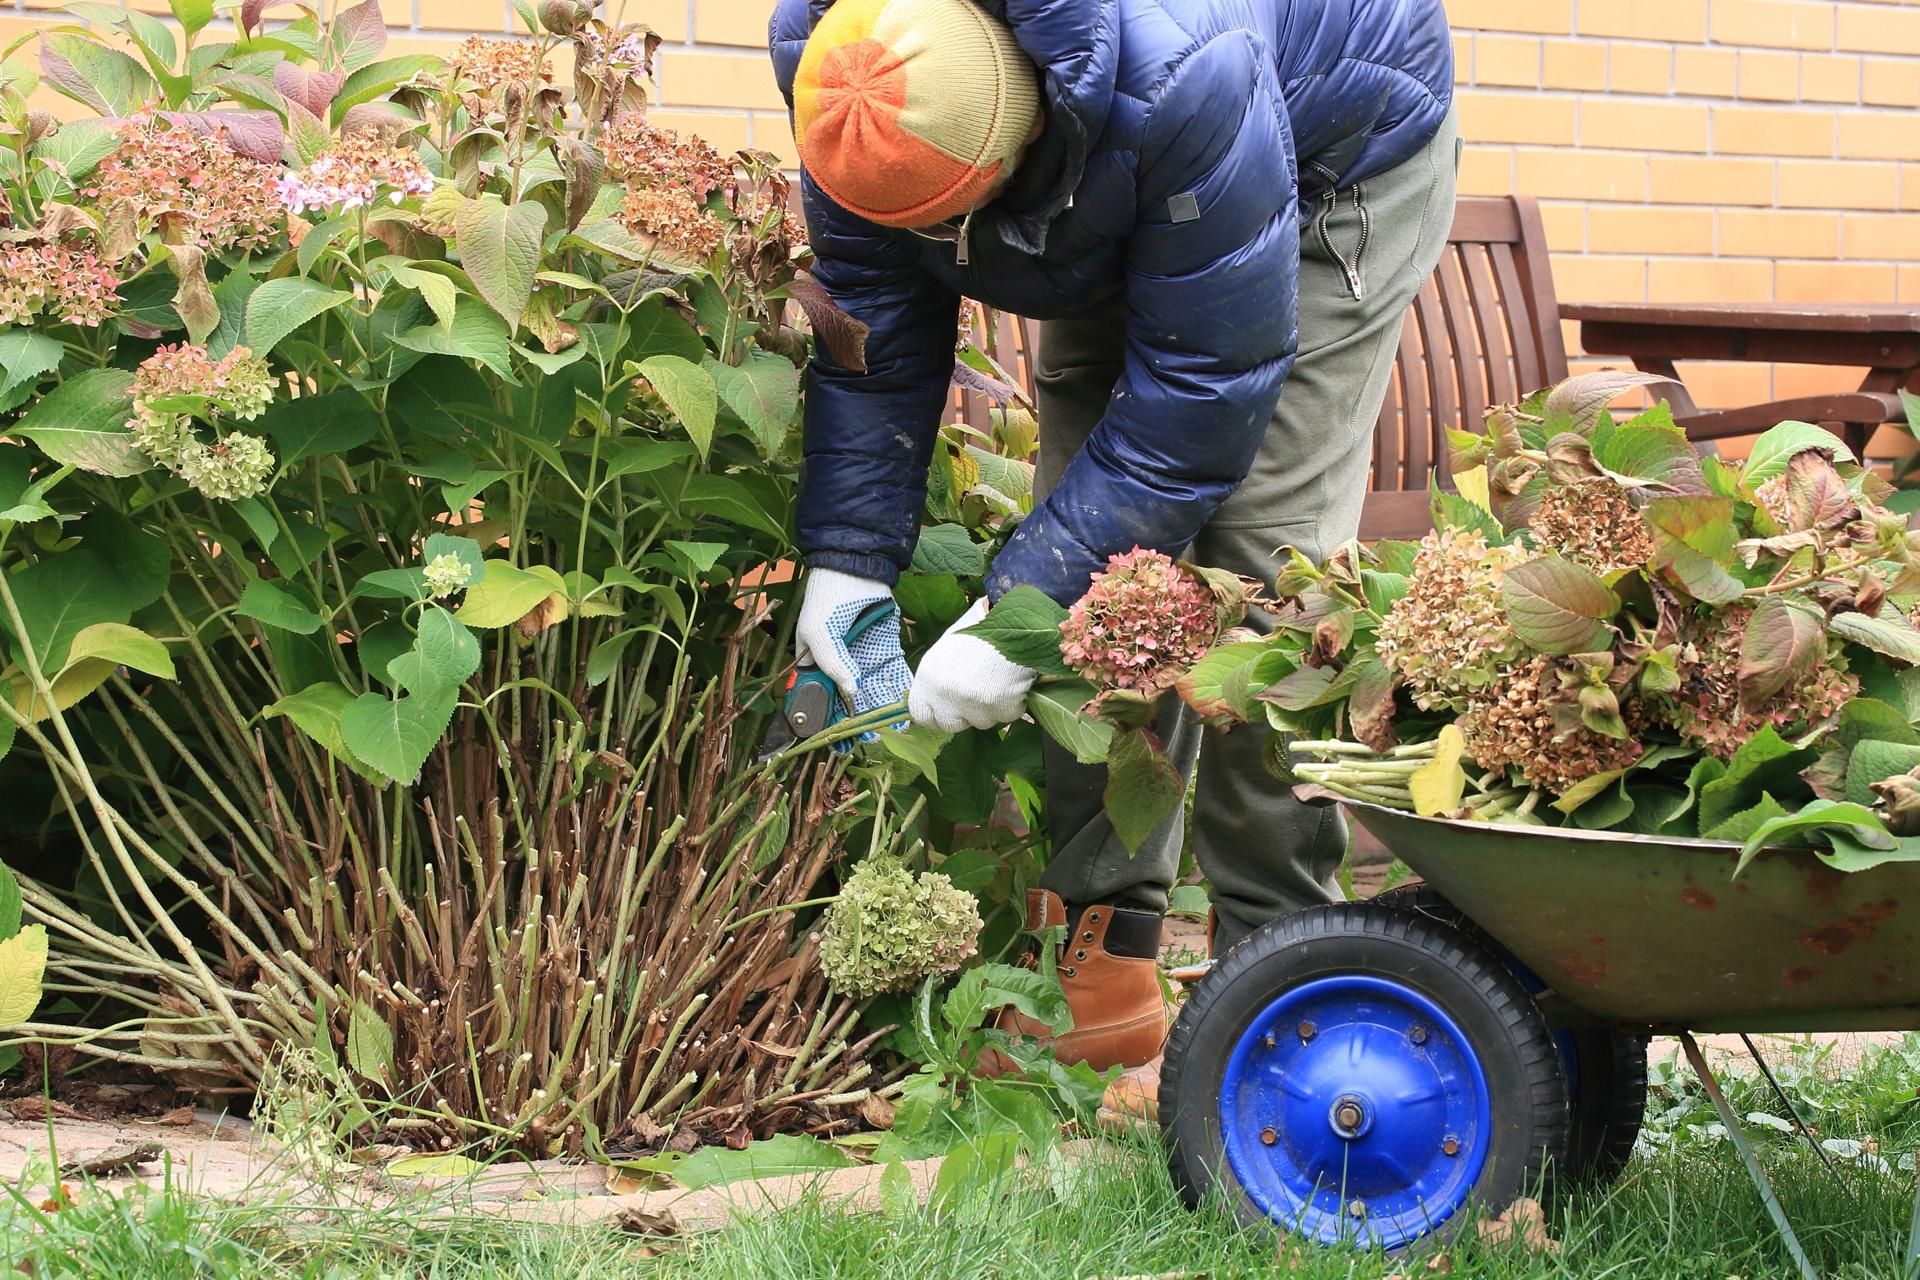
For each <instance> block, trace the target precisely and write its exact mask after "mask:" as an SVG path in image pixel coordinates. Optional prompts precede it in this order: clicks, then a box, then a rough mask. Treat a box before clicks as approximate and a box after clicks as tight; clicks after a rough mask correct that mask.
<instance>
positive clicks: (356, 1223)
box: [0, 1034, 1920, 1280]
mask: <svg viewBox="0 0 1920 1280" xmlns="http://www.w3.org/2000/svg"><path fill="white" fill-rule="evenodd" d="M1774 1066H1775V1071H1776V1073H1777V1074H1778V1076H1779V1077H1780V1079H1781V1083H1782V1085H1783V1086H1784V1087H1785V1088H1786V1089H1787V1091H1788V1093H1789V1094H1790V1095H1791V1096H1792V1097H1793V1099H1794V1104H1795V1106H1796V1107H1797V1108H1798V1109H1799V1111H1800V1113H1801V1115H1802V1117H1803V1118H1804V1119H1805V1120H1806V1121H1807V1123H1808V1124H1810V1125H1811V1126H1813V1128H1814V1130H1815V1133H1816V1136H1818V1137H1820V1138H1822V1139H1828V1140H1833V1141H1834V1143H1835V1151H1836V1160H1837V1162H1838V1163H1839V1165H1840V1169H1839V1178H1838V1180H1836V1179H1835V1178H1834V1177H1832V1176H1830V1175H1829V1174H1828V1173H1827V1171H1826V1170H1825V1169H1824V1168H1823V1167H1822V1166H1821V1164H1820V1163H1819V1161H1818V1160H1817V1159H1816V1158H1815V1157H1814V1156H1813V1155H1812V1154H1811V1152H1810V1151H1809V1149H1808V1148H1807V1147H1806V1145H1805V1144H1804V1143H1801V1142H1799V1141H1797V1140H1795V1139H1792V1138H1789V1137H1787V1136H1786V1135H1783V1134H1781V1133H1778V1132H1776V1131H1775V1130H1774V1129H1771V1128H1769V1127H1767V1125H1766V1124H1764V1123H1761V1122H1756V1123H1755V1124H1754V1125H1752V1126H1750V1127H1752V1129H1753V1131H1754V1133H1755V1136H1756V1139H1757V1141H1758V1143H1759V1146H1760V1147H1761V1149H1762V1152H1763V1158H1764V1160H1765V1161H1766V1163H1767V1165H1768V1167H1769V1169H1770V1171H1771V1173H1772V1174H1773V1176H1774V1178H1775V1182H1776V1186H1777V1188H1778V1190H1779V1192H1780V1195H1781V1199H1782V1200H1783V1202H1784V1203H1785V1205H1786V1208H1787V1211H1788V1213H1789V1214H1790V1215H1791V1217H1792V1219H1793V1221H1794V1222H1795V1224H1796V1225H1797V1226H1798V1227H1799V1229H1800V1231H1801V1233H1802V1239H1803V1240H1804V1241H1805V1243H1806V1245H1807V1247H1808V1249H1809V1250H1810V1251H1811V1253H1812V1254H1813V1257H1814V1261H1815V1263H1816V1265H1817V1266H1818V1267H1819V1269H1820V1272H1821V1274H1822V1275H1823V1276H1825V1277H1830V1278H1831V1280H1895V1277H1897V1275H1898V1271H1899V1265H1900V1255H1901V1252H1902V1250H1903V1249H1904V1247H1905V1244H1906V1240H1907V1233H1908V1230H1909V1225H1910V1222H1911V1214H1912V1211H1913V1209H1912V1205H1913V1200H1912V1197H1913V1190H1914V1180H1915V1174H1914V1172H1913V1168H1912V1163H1911V1161H1912V1155H1913V1152H1914V1151H1915V1149H1916V1147H1920V1034H1916V1035H1910V1036H1908V1037H1906V1038H1905V1040H1904V1042H1903V1043H1901V1044H1899V1045H1895V1046H1892V1047H1889V1048H1884V1049H1875V1050H1872V1051H1870V1052H1869V1053H1868V1054H1867V1055H1866V1057H1865V1059H1864V1060H1863V1061H1861V1062H1860V1063H1858V1064H1857V1065H1856V1066H1854V1067H1853V1068H1852V1069H1851V1070H1849V1071H1847V1072H1844V1073H1837V1072H1835V1071H1834V1070H1833V1066H1832V1063H1831V1062H1829V1061H1827V1060H1826V1059H1825V1058H1824V1056H1823V1051H1821V1050H1817V1049H1809V1050H1804V1051H1800V1052H1797V1053H1791V1054H1785V1055H1781V1060H1780V1061H1778V1062H1776V1063H1775V1064H1774ZM1725 1082H1726V1085H1727V1091H1728V1094H1729V1097H1730V1099H1731V1101H1732V1104H1733V1106H1734V1109H1735V1110H1736V1112H1738V1113H1739V1114H1741V1115H1743V1116H1744V1115H1748V1114H1749V1113H1753V1114H1755V1115H1759V1116H1769V1115H1771V1116H1778V1115H1781V1113H1783V1112H1784V1110H1785V1108H1783V1107H1781V1106H1780V1105H1779V1104H1778V1102H1777V1100H1776V1099H1775V1098H1774V1097H1773V1096H1772V1095H1771V1093H1769V1092H1767V1091H1766V1089H1765V1086H1764V1084H1763V1082H1761V1081H1760V1080H1759V1078H1758V1077H1757V1076H1754V1075H1751V1074H1728V1075H1726V1076H1725ZM320 1114H322V1115H323V1116H324V1108H322V1109H321V1112H320ZM1648 1132H1649V1134H1650V1135H1651V1136H1650V1138H1649V1140H1648V1141H1647V1142H1646V1143H1645V1149H1644V1153H1643V1154H1642V1155H1641V1156H1640V1157H1638V1158H1636V1159H1635V1160H1634V1161H1633V1162H1632V1163H1631V1164H1630V1165H1629V1166H1628V1169H1627V1171H1626V1173H1625V1175H1624V1176H1623V1177H1622V1178H1621V1179H1620V1180H1619V1181H1618V1182H1617V1183H1615V1184H1614V1185H1613V1186H1611V1187H1605V1188H1592V1189H1587V1190H1583V1191H1578V1192H1574V1193H1571V1194H1570V1195H1568V1196H1567V1197H1566V1198H1565V1199H1564V1200H1563V1201H1562V1202H1560V1203H1557V1204H1555V1205H1554V1206H1553V1207H1552V1210H1551V1219H1550V1229H1551V1231H1552V1234H1553V1236H1554V1237H1555V1238H1556V1239H1558V1240H1559V1241H1560V1242H1561V1246H1562V1247H1561V1250H1560V1251H1559V1252H1558V1253H1557V1254H1552V1255H1542V1256H1536V1255H1532V1254H1528V1253H1525V1252H1523V1251H1519V1250H1516V1249H1514V1248H1511V1247H1505V1246H1503V1247H1497V1248H1495V1247H1488V1246H1483V1245H1480V1244H1479V1243H1477V1242H1476V1241H1475V1240H1473V1239H1472V1238H1471V1237H1472V1233H1470V1232H1469V1233H1467V1238H1466V1239H1465V1240H1464V1241H1463V1242H1462V1243H1459V1244H1456V1245H1454V1246H1452V1247H1451V1248H1450V1250H1449V1258H1450V1261H1451V1264H1452V1270H1451V1272H1450V1274H1451V1275H1452V1276H1454V1277H1460V1278H1462V1280H1522V1278H1528V1280H1531V1278H1534V1277H1556V1278H1564V1280H1574V1278H1576V1277H1577V1278H1578V1280H1616V1278H1618V1280H1641V1278H1645V1280H1732V1278H1734V1277H1738V1278H1739V1280H1773V1278H1774V1277H1791V1276H1793V1275H1794V1272H1793V1270H1792V1267H1791V1263H1790V1260H1789V1258H1788V1255H1787V1252H1786V1250H1785V1248H1784V1246H1783V1245H1782V1244H1781V1243H1780V1241H1779V1239H1778V1238H1777V1236H1776V1235H1775V1234H1774V1231H1773V1228H1772V1224H1771V1222H1770V1221H1769V1220H1768V1218H1767V1216H1766V1212H1765V1210H1764V1209H1763V1207H1762V1205H1761V1202H1760V1199H1759V1196H1758V1195H1757V1194H1756V1193H1755V1191H1754V1189H1753V1187H1752V1185H1751V1184H1750V1183H1749V1182H1748V1181H1747V1178H1746V1174H1745V1172H1744V1170H1743V1169H1742V1168H1741V1166H1740V1164H1739V1162H1738V1161H1737V1159H1736V1158H1735V1155H1734V1151H1733V1148H1732V1147H1731V1145H1730V1144H1729V1143H1728V1142H1727V1141H1726V1139H1725V1137H1724V1135H1723V1134H1722V1133H1721V1132H1720V1130H1719V1126H1718V1122H1717V1117H1716V1116H1715V1114H1714V1112H1713V1111H1712V1109H1711V1107H1710V1106H1709V1105H1708V1103H1707V1100H1706V1098H1705V1095H1704V1094H1703V1093H1702V1091H1701V1090H1700V1087H1699V1086H1698V1084H1697V1083H1694V1082H1693V1081H1692V1078H1691V1077H1690V1076H1688V1075H1686V1074H1685V1073H1684V1069H1682V1071H1681V1072H1680V1073H1675V1072H1673V1071H1671V1070H1667V1069H1664V1068H1661V1067H1660V1066H1658V1064H1656V1070H1655V1072H1654V1089H1653V1098H1652V1101H1651V1105H1650V1106H1649V1109H1648ZM282 1137H283V1140H285V1141H288V1142H289V1143H290V1144H292V1145H293V1146H294V1148H295V1149H296V1150H303V1149H304V1150H310V1151H312V1152H314V1153H317V1154H319V1155H322V1156H324V1155H325V1154H326V1153H328V1152H330V1151H332V1150H334V1148H333V1147H332V1146H331V1145H330V1144H331V1143H332V1141H333V1137H332V1136H331V1135H330V1134H329V1133H328V1132H326V1131H325V1129H324V1125H322V1126H320V1128H318V1129H316V1130H315V1132H313V1133H311V1134H307V1133H303V1132H302V1131H300V1130H299V1129H297V1128H296V1129H293V1130H290V1131H289V1132H287V1133H283V1134H282ZM1868 1140H1871V1144H1872V1146H1877V1147H1878V1151H1877V1152H1874V1151H1873V1150H1872V1149H1871V1147H1870V1146H1867V1145H1865V1144H1867V1143H1868ZM1852 1144H1862V1145H1860V1146H1859V1147H1854V1146H1853V1145H1852ZM45 1170H46V1166H42V1167H41V1169H40V1170H39V1172H38V1173H36V1174H34V1175H32V1176H30V1177H29V1178H28V1179H26V1180H25V1185H21V1186H16V1187H13V1188H4V1189H0V1248H3V1249H4V1251H3V1252H0V1269H4V1268H5V1267H7V1266H9V1265H14V1264H19V1265H20V1266H21V1267H22V1269H23V1270H25V1271H26V1273H27V1274H30V1275H33V1276H35V1277H43V1278H51V1277H75V1278H80V1280H94V1278H97V1280H174V1278H176V1277H178V1278H179V1280H188V1278H192V1280H203V1278H212V1280H265V1278H267V1277H274V1278H276V1280H277V1278H279V1277H292V1278H295V1280H348V1278H350V1277H351V1278H356V1280H357V1278H359V1277H382V1278H384V1277H406V1278H408V1280H414V1278H422V1280H483V1278H491V1277H524V1278H525V1280H600V1278H601V1277H607V1278H609V1280H611V1278H612V1277H631V1276H636V1275H642V1274H644V1275H646V1276H647V1277H649V1280H653V1278H654V1277H658V1280H803V1278H805V1280H812V1278H814V1277H834V1278H835V1280H860V1278H863V1277H872V1278H873V1280H920V1278H921V1277H926V1278H929V1280H1027V1278H1029V1277H1031V1278H1032V1280H1042V1278H1044V1280H1092V1278H1093V1277H1122V1276H1127V1277H1133V1276H1145V1277H1154V1278H1155V1280H1159V1278H1160V1277H1169V1278H1171V1277H1181V1278H1183V1280H1184V1278H1185V1277H1190V1276H1200V1275H1204V1276H1206V1277H1208V1278H1209V1280H1224V1278H1226V1277H1239V1276H1247V1277H1252V1276H1268V1275H1273V1274H1275V1273H1276V1268H1275V1249H1274V1243H1273V1241H1272V1240H1271V1239H1269V1238H1262V1237H1260V1236H1257V1235H1252V1234H1248V1233H1245V1232H1241V1231H1238V1230H1235V1229H1234V1227H1233V1225H1232V1224H1231V1222H1230V1220H1229V1218H1228V1216H1227V1215H1226V1214H1225V1212H1224V1211H1223V1210H1221V1209H1220V1208H1218V1207H1217V1206H1215V1207H1208V1208H1203V1209H1202V1210H1200V1211H1198V1212H1188V1211H1187V1210H1186V1209H1184V1208H1183V1207H1182V1206H1181V1205H1180V1202H1179V1200H1178V1197H1177V1196H1176V1194H1175V1192H1174V1189H1173V1186H1172V1184H1171V1181H1170V1180H1169V1178H1168V1175H1167V1173H1166V1169H1165V1167H1164V1164H1163V1162H1162V1160H1161V1158H1160V1156H1159V1153H1158V1151H1157V1149H1156V1148H1155V1147H1154V1146H1152V1145H1151V1144H1150V1143H1148V1142H1144V1141H1130V1142H1111V1143H1107V1144H1104V1145H1103V1146H1101V1147H1100V1148H1098V1149H1097V1150H1096V1152H1095V1154H1094V1155H1093V1156H1092V1157H1090V1158H1087V1159H1082V1160H1076V1161H1072V1162H1067V1161H1064V1160H1061V1159H1058V1158H1055V1159H1053V1160H1050V1161H1045V1162H1041V1163H1039V1164H1037V1165H1035V1166H1033V1167H1030V1168H1027V1169H1023V1170H1021V1171H1018V1172H1016V1173H1014V1174H1012V1175H1009V1176H1007V1177H1005V1178H1002V1179H999V1180H994V1181H991V1182H988V1183H985V1184H981V1185H974V1186H971V1187H968V1188H966V1189H964V1190H963V1191H962V1192H961V1193H959V1194H957V1195H955V1196H954V1197H953V1198H952V1199H951V1200H949V1201H947V1202H945V1203H942V1204H940V1205H939V1206H938V1207H932V1208H930V1207H926V1206H921V1205H917V1204H912V1203H910V1202H908V1203H901V1204H898V1205H897V1206H896V1207H895V1208H894V1209H893V1210H892V1211H890V1212H886V1213H867V1214H849V1213H846V1212H843V1211H842V1210H841V1209H840V1208H838V1207H837V1206H835V1205H833V1204H829V1203H824V1202H818V1201H816V1202H813V1203H803V1204H801V1205H798V1206H796V1207H794V1208H792V1209H790V1210H787V1211H785V1212H783V1213H778V1214H772V1215H767V1216H763V1217H758V1218H750V1219H744V1220H742V1221H739V1222H737V1223H736V1224H735V1225H733V1226H732V1227H730V1228H729V1229H727V1230H724V1231H719V1232H712V1233H707V1234H702V1235H695V1236H688V1237H681V1238H677V1239H675V1240H672V1241H659V1240H652V1241H649V1240H642V1239H638V1238H635V1237H632V1236H625V1235H621V1234H618V1233H616V1232H614V1231H611V1230H608V1229H606V1228H571V1229H568V1228H557V1227H538V1226H528V1225H523V1224H517V1223H514V1222H511V1221H508V1220H506V1219H504V1218H502V1217H500V1216H499V1215H497V1214H489V1213H485V1212H472V1211H462V1210H461V1208H460V1207H459V1205H458V1204H457V1203H453V1205H452V1207H451V1208H449V1203H450V1201H449V1194H450V1193H446V1192H440V1193H437V1197H438V1198H437V1199H436V1198H435V1197H433V1196H429V1195H427V1194H426V1193H422V1195H421V1196H420V1197H418V1198H417V1199H415V1200H412V1201H409V1202H407V1203H403V1204H400V1205H387V1206H385V1207H381V1208H368V1207H365V1203H366V1200H367V1197H366V1195H365V1194H364V1191H362V1190H359V1189H356V1186H355V1184H353V1183H352V1182H341V1183H338V1184H337V1185H336V1189H335V1193H334V1196H333V1199H334V1203H333V1204H332V1205H330V1206H322V1207H315V1205H314V1204H313V1198H312V1197H311V1196H304V1197H296V1195H295V1193H294V1191H293V1190H292V1189H290V1188H289V1187H287V1186H286V1185H284V1183H280V1184H276V1183H273V1182H265V1183H263V1185H261V1186H258V1187H256V1188H254V1189H252V1191H251V1192H250V1193H249V1194H248V1195H247V1196H246V1197H245V1201H246V1202H245V1203H242V1204H233V1203H227V1202H218V1201H213V1200H209V1199H205V1198H201V1197H196V1196H193V1195H189V1194H185V1193H182V1192H180V1191H178V1190H173V1189H166V1190H156V1191H147V1192H135V1193H131V1194H120V1195H105V1194H100V1195H91V1196H83V1197H82V1198H81V1203H80V1204H79V1206H77V1207H75V1208H71V1209H67V1210H64V1211H61V1212H57V1213H45V1212H42V1211H41V1210H40V1209H39V1208H38V1207H37V1205H38V1202H39V1201H40V1199H41V1198H42V1197H44V1196H45V1195H46V1194H47V1193H48V1189H49V1179H48V1178H47V1177H46V1176H45ZM452 1194H453V1195H455V1196H457V1193H452ZM356 1197H357V1202H356ZM1288 1263H1289V1265H1288V1266H1287V1267H1286V1268H1284V1269H1282V1273H1283V1274H1285V1275H1288V1276H1292V1277H1300V1278H1302V1280H1385V1278H1386V1277H1388V1276H1391V1275H1394V1274H1396V1273H1403V1274H1405V1275H1407V1276H1409V1277H1418V1276H1424V1275H1428V1274H1431V1273H1428V1272H1425V1271H1423V1270H1422V1269H1421V1264H1420V1262H1419V1260H1417V1259H1416V1260H1408V1259H1401V1260H1398V1261H1397V1262H1396V1261H1394V1260H1389V1259H1386V1258H1383V1257H1379V1256H1364V1255H1355V1254H1351V1253H1341V1252H1332V1251H1318V1250H1308V1251H1290V1253H1289V1257H1288ZM1916 1280H1920V1278H1916Z"/></svg>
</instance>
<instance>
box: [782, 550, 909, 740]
mask: <svg viewBox="0 0 1920 1280" xmlns="http://www.w3.org/2000/svg"><path fill="white" fill-rule="evenodd" d="M891 599H893V592H892V590H891V589H889V588H888V587H887V586H886V585H885V584H884V583H880V582H875V581H874V580H873V579H871V578H860V577H856V576H854V575H853V574H850V573H841V572H840V571H838V570H837V569H810V570H808V571H807V580H806V583H805V584H804V589H803V593H802V596H801V600H800V621H799V624H798V625H797V626H796V627H795V629H794V641H795V649H796V654H795V656H796V657H797V658H798V659H799V661H800V663H801V665H803V666H805V665H809V664H811V665H812V666H815V667H818V668H819V669H820V671H821V673H822V674H823V675H825V676H826V677H827V678H828V679H829V680H831V681H833V683H834V685H835V687H836V688H838V689H839V690H840V696H841V697H842V698H843V699H844V700H845V701H846V704H847V706H848V707H850V708H852V714H853V715H862V714H864V713H866V712H868V711H877V710H879V709H880V708H881V707H887V706H892V705H893V704H894V703H897V702H904V701H906V698H907V690H908V689H909V688H911V687H912V685H913V671H912V669H911V668H910V667H908V666H907V656H906V654H905V653H903V652H901V649H900V611H899V610H897V609H895V610H892V611H891V612H889V614H888V615H887V617H885V618H883V619H882V620H881V621H879V622H876V623H874V624H873V625H872V626H870V627H868V628H867V629H866V630H865V631H864V632H862V633H861V634H860V635H859V637H857V638H856V639H855V640H854V641H853V643H852V644H851V645H849V644H848V643H847V631H848V630H849V629H850V628H851V627H852V626H853V623H854V620H855V619H856V618H858V617H859V616H860V615H861V614H862V613H864V612H866V611H867V609H869V608H870V607H872V606H873V605H874V604H875V603H877V602H879V601H882V600H891Z"/></svg>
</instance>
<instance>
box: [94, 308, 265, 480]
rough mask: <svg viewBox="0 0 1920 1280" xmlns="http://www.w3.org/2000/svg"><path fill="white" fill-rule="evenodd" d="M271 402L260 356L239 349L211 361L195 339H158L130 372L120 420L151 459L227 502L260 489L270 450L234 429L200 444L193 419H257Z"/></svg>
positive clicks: (254, 438) (209, 420) (242, 348)
mask: <svg viewBox="0 0 1920 1280" xmlns="http://www.w3.org/2000/svg"><path fill="white" fill-rule="evenodd" d="M272 402H273V376H272V374H271V373H270V372H269V371H268V369H267V362H266V361H265V360H264V359H262V358H261V357H259V356H256V355H254V354H253V353H252V352H251V351H249V350H248V349H247V348H245V347H235V348H234V349H233V350H232V351H229V352H228V353H227V354H226V355H224V356H222V357H221V358H220V359H218V360H215V359H213V358H212V357H211V356H209V355H208V353H207V349H206V348H205V347H202V346H188V345H185V344H180V345H173V346H163V347H161V348H159V349H158V350H156V351H155V352H154V353H153V354H152V355H150V356H148V357H147V358H146V359H145V360H144V361H142V362H141V364H140V367H139V368H138V369H136V370H135V371H134V375H133V417H132V418H131V419H129V420H128V422H127V427H128V429H129V431H130V432H131V434H132V436H133V442H134V444H135V445H136V446H137V447H138V448H139V449H140V450H141V451H142V452H143V453H145V454H146V455H147V456H148V457H149V458H151V459H153V462H154V465H156V466H158V467H161V468H163V469H165V470H167V471H171V472H172V473H173V474H175V475H177V476H179V477H180V478H181V479H182V480H185V481H186V482H187V483H188V484H190V485H192V486H193V487H194V488H195V489H198V490H199V491H200V492H201V493H203V494H205V495H206V496H207V497H209V498H218V499H222V500H225V501H229V502H231V501H236V500H238V499H240V498H250V497H252V496H254V495H255V494H257V493H259V492H260V490H261V488H262V487H263V486H264V485H265V483H266V480H267V477H268V476H270V475H271V474H272V473H273V454H272V453H271V452H270V451H269V450H268V448H267V446H266V443H265V442H264V441H262V440H260V439H258V438H257V437H254V436H249V435H245V434H242V433H240V432H231V433H229V434H228V435H227V436H226V438H224V439H216V440H215V442H214V443H212V444H208V443H206V442H204V441H202V440H201V439H200V437H199V436H198V434H197V433H196V431H195V428H194V423H195V420H196V419H197V420H201V421H206V422H211V423H216V424H217V423H218V422H219V421H220V419H222V418H239V419H251V418H257V417H259V416H260V415H261V414H262V413H264V412H265V411H266V408H267V406H268V405H269V404H271V403H272Z"/></svg>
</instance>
